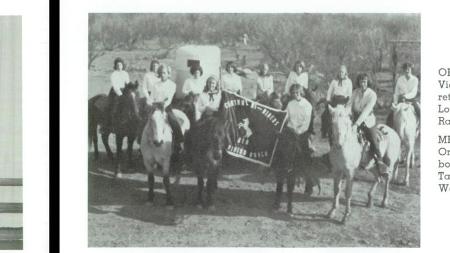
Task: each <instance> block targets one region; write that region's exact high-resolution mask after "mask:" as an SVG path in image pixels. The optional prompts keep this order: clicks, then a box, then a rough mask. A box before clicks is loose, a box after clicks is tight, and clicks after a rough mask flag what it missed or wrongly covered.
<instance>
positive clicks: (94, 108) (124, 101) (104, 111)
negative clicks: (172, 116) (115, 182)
mask: <svg viewBox="0 0 450 253" xmlns="http://www.w3.org/2000/svg"><path fill="white" fill-rule="evenodd" d="M138 86H139V83H138V82H137V81H136V82H135V83H131V82H130V83H128V84H126V85H125V88H123V94H122V96H120V97H117V98H116V99H117V106H116V110H114V113H113V116H112V120H111V124H110V125H108V117H109V115H108V106H109V102H108V96H107V95H105V94H100V95H97V96H95V97H93V98H91V99H89V104H88V121H89V122H88V124H89V145H90V144H91V143H93V144H94V152H95V158H96V159H98V157H99V153H98V137H97V128H98V127H99V126H100V127H101V136H102V142H103V145H104V146H105V149H106V152H107V154H108V157H109V158H110V159H112V160H114V159H113V158H114V155H113V153H112V151H111V148H110V146H109V141H108V138H109V135H110V134H111V133H114V134H115V135H116V147H117V157H116V161H117V164H116V171H115V175H116V176H118V177H120V176H121V169H120V163H121V159H122V144H123V139H124V138H125V137H127V139H128V147H127V151H128V165H129V166H131V163H132V151H133V143H134V141H135V139H136V137H137V133H138V127H139V124H140V116H139V109H138V102H137V101H138V98H137V88H138Z"/></svg>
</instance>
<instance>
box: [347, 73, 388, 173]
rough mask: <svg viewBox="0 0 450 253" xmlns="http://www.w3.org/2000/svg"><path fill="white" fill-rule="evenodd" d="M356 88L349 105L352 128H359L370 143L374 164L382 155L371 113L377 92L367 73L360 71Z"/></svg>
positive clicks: (379, 160)
mask: <svg viewBox="0 0 450 253" xmlns="http://www.w3.org/2000/svg"><path fill="white" fill-rule="evenodd" d="M356 85H357V88H356V89H355V90H354V91H353V95H352V97H351V102H350V106H351V109H352V112H353V120H354V123H353V130H354V131H355V132H356V130H361V131H362V133H363V135H364V136H365V138H366V140H367V141H369V143H370V150H369V152H370V155H371V156H372V157H373V158H374V159H375V162H376V164H378V163H382V155H381V153H380V150H379V149H378V148H377V145H376V143H375V139H374V138H376V137H380V136H379V134H380V133H379V131H378V129H377V128H376V127H375V126H376V117H375V114H374V113H373V109H374V107H375V104H376V103H377V93H376V92H375V91H374V90H373V89H372V88H371V83H370V80H369V75H368V74H366V73H362V74H359V75H358V78H357V82H356Z"/></svg>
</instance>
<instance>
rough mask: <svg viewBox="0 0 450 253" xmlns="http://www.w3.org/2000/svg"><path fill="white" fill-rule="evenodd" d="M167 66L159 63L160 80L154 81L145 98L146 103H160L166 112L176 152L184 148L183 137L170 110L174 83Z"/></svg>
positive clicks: (174, 89) (174, 87)
mask: <svg viewBox="0 0 450 253" xmlns="http://www.w3.org/2000/svg"><path fill="white" fill-rule="evenodd" d="M169 72H170V70H169V67H168V66H167V65H165V64H161V65H160V66H159V67H158V70H157V73H158V77H159V78H160V81H158V82H156V83H154V85H152V86H151V87H150V88H151V89H150V90H149V92H150V94H149V97H148V98H147V104H148V105H152V104H154V103H162V104H163V105H164V109H165V111H166V112H167V121H168V122H169V125H170V127H171V128H172V133H173V141H174V147H175V150H176V152H177V151H178V152H182V151H183V149H184V143H183V142H184V137H183V132H182V131H181V126H180V124H179V123H178V120H177V118H176V117H175V115H174V113H173V112H172V105H171V103H172V99H173V97H174V95H175V91H176V84H175V83H174V82H173V81H172V80H170V79H169V75H170V74H169Z"/></svg>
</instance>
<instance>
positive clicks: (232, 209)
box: [88, 142, 420, 247]
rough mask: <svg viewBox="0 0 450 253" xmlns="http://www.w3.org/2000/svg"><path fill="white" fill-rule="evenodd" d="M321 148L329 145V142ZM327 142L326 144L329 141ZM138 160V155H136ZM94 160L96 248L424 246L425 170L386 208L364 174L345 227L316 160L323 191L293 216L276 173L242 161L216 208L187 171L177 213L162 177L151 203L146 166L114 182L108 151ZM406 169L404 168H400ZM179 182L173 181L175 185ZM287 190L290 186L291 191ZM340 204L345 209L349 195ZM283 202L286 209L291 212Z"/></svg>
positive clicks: (297, 205)
mask: <svg viewBox="0 0 450 253" xmlns="http://www.w3.org/2000/svg"><path fill="white" fill-rule="evenodd" d="M322 144H325V143H324V142H323V143H322ZM325 145H326V144H325ZM135 155H136V156H137V153H135ZM92 158H93V156H92V155H91V157H90V163H89V215H88V217H89V246H90V247H206V246H209V247H231V246H233V247H419V246H420V226H419V224H420V205H419V203H420V194H419V193H420V185H419V181H420V180H419V178H420V175H419V174H420V173H419V171H420V168H419V167H418V168H416V169H415V170H414V171H412V172H411V186H410V187H406V186H402V185H397V184H392V185H391V191H390V192H391V195H390V205H389V206H388V207H387V208H381V207H380V203H381V198H382V191H381V189H382V187H380V186H379V187H378V190H377V192H376V195H375V196H376V197H375V205H374V207H372V208H371V209H369V208H367V207H365V204H366V201H367V192H368V190H369V187H370V182H371V181H372V180H373V178H372V176H371V175H370V174H369V173H368V172H365V171H360V172H358V174H357V180H356V182H355V184H354V188H353V199H352V214H351V217H350V220H349V221H348V222H347V223H346V224H345V225H342V224H340V222H339V220H340V218H341V217H342V215H343V212H344V209H345V208H344V206H343V205H342V206H341V208H340V209H339V212H338V215H337V217H336V220H330V219H328V218H326V217H325V215H326V213H327V212H328V211H329V209H330V208H331V203H332V196H333V186H332V179H331V178H329V177H328V176H327V174H326V172H325V168H324V167H323V166H321V164H320V161H318V160H319V159H316V163H315V164H317V165H318V166H317V171H318V173H319V174H321V175H323V178H322V179H321V186H322V191H321V193H320V195H318V189H317V188H315V189H314V190H315V191H314V194H313V195H312V196H311V197H307V196H305V195H303V194H302V193H303V189H304V185H303V184H301V185H300V187H296V189H295V193H294V209H293V212H294V215H293V216H292V217H290V216H288V215H287V214H286V213H285V212H274V211H273V210H272V209H271V205H272V203H273V201H274V197H275V180H274V178H275V177H274V175H273V173H272V172H270V171H267V170H265V169H264V168H260V167H257V166H254V165H252V164H248V163H244V162H241V161H237V160H231V161H229V164H228V166H227V167H225V168H224V169H223V170H222V175H221V177H220V180H219V190H218V192H217V194H216V208H217V209H216V211H209V210H205V209H200V210H199V209H198V208H197V207H196V206H195V204H194V200H195V186H196V178H195V176H194V175H193V174H191V173H188V174H185V175H183V176H182V178H181V180H180V183H179V185H174V193H173V195H174V198H175V204H176V208H175V210H167V209H166V208H165V207H164V195H163V194H164V188H163V185H162V178H161V177H157V178H156V205H155V206H148V205H146V196H147V195H146V191H147V188H146V187H147V183H146V178H147V177H146V175H145V173H144V172H143V171H142V166H141V165H140V161H139V160H136V166H135V167H136V168H137V171H133V172H130V171H128V172H127V173H125V174H124V177H123V178H122V179H118V180H115V179H113V177H112V175H113V166H112V163H111V162H110V161H108V160H107V158H106V155H105V154H103V155H102V156H101V159H100V160H99V161H94V160H93V159H92ZM402 169H403V167H401V170H400V171H403V170H402ZM173 181H174V179H172V182H173ZM284 191H286V187H285V189H284ZM341 196H342V198H341V203H342V204H344V202H343V201H344V199H343V195H341ZM285 208H286V204H285V203H283V210H284V211H285V210H286V209H285Z"/></svg>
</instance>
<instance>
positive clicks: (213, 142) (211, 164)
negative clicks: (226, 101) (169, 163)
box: [186, 113, 227, 210]
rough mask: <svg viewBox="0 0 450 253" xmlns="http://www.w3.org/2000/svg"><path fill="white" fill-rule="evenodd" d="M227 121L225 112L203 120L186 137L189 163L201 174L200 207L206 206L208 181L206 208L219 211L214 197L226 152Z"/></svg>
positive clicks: (199, 186) (198, 178)
mask: <svg viewBox="0 0 450 253" xmlns="http://www.w3.org/2000/svg"><path fill="white" fill-rule="evenodd" d="M226 129H227V122H226V120H225V118H224V117H223V115H222V113H217V114H215V115H212V116H209V117H206V118H203V119H201V120H200V121H199V122H198V123H196V124H194V125H193V126H192V128H191V130H190V131H189V132H188V133H187V134H186V158H187V159H186V161H187V163H188V166H189V167H190V168H191V169H192V170H193V171H194V172H195V173H196V175H197V186H198V188H197V206H198V207H202V206H204V204H205V203H204V201H203V190H204V187H205V183H204V178H205V177H206V178H207V182H206V194H207V195H206V207H208V208H209V209H211V210H214V209H215V206H214V198H213V195H214V193H215V191H216V190H217V177H218V176H219V173H220V170H221V167H222V159H223V152H224V150H225V145H226V133H227V132H226Z"/></svg>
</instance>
